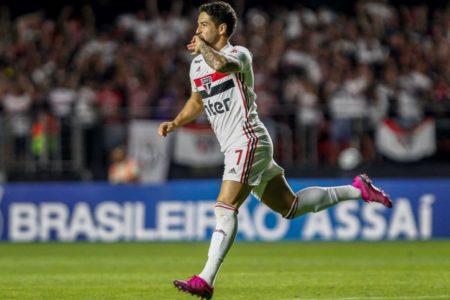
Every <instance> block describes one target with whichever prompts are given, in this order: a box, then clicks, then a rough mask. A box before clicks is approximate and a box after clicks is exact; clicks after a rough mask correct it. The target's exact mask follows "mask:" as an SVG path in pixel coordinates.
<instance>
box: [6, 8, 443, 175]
mask: <svg viewBox="0 0 450 300" xmlns="http://www.w3.org/2000/svg"><path fill="white" fill-rule="evenodd" d="M155 3H156V2H155V1H148V2H147V6H145V7H143V8H142V9H140V10H138V11H136V12H134V13H124V14H121V15H119V16H117V18H116V19H115V20H111V23H110V24H107V25H105V24H102V25H101V26H100V25H98V23H97V22H96V15H95V13H94V11H93V10H92V9H91V8H90V7H89V6H84V7H83V9H82V13H80V14H74V13H73V11H72V10H71V8H70V7H65V8H64V9H63V10H62V11H61V13H60V15H59V17H58V18H50V17H48V16H46V14H45V12H44V11H37V12H35V13H31V14H26V15H21V16H19V17H17V18H14V19H11V18H10V17H9V14H8V8H7V7H3V8H2V10H1V11H0V70H1V72H0V107H1V110H2V115H3V116H5V119H6V120H8V122H9V123H10V124H9V125H8V126H9V127H8V128H10V130H11V134H13V135H14V137H15V141H16V144H17V149H23V151H28V150H27V149H25V146H24V145H25V144H26V142H25V141H24V140H25V139H29V138H30V136H31V137H33V135H34V136H35V137H36V135H38V134H39V132H40V131H39V130H40V129H41V130H42V128H41V127H39V124H42V122H50V123H51V122H52V120H53V121H54V120H56V121H57V122H56V123H57V124H60V126H59V127H58V128H56V126H46V128H53V129H52V130H50V133H49V134H50V135H51V134H52V132H53V133H54V134H55V135H57V134H58V131H61V132H62V131H64V130H69V129H70V126H71V124H72V122H73V118H74V117H75V118H76V119H77V121H78V122H80V123H81V125H82V128H83V132H84V137H85V139H86V142H87V143H86V149H85V152H86V155H87V158H88V159H87V161H88V164H89V167H92V166H93V164H95V163H96V162H98V161H99V159H100V160H102V159H103V161H104V160H105V159H107V158H108V157H109V156H108V154H107V153H109V152H110V151H111V150H112V149H113V148H114V147H116V146H118V145H123V144H125V143H126V138H127V135H126V133H127V130H126V129H127V123H128V122H129V121H130V120H134V119H161V120H162V119H168V118H171V117H173V115H174V113H175V112H176V111H178V110H179V109H180V107H181V106H182V105H183V103H184V101H185V100H186V99H187V97H188V95H189V93H190V85H189V79H188V74H189V65H190V61H191V59H192V57H191V56H190V54H189V53H188V52H187V50H186V44H187V43H188V41H189V40H190V38H191V36H192V34H193V33H194V31H195V25H196V24H195V20H196V13H197V12H196V10H195V7H191V6H190V5H189V4H187V3H183V1H173V2H172V7H171V9H170V10H167V11H158V7H157V5H155ZM240 3H241V2H240ZM237 7H239V6H237ZM242 7H243V8H242V9H241V10H240V14H241V15H240V24H239V26H238V29H237V32H236V33H235V35H234V37H233V41H234V43H235V44H239V45H244V46H246V47H248V48H249V49H250V51H251V52H252V53H253V65H254V72H255V91H256V94H257V95H258V100H257V104H258V110H259V113H260V116H262V118H263V119H264V122H265V123H266V124H267V126H268V127H269V129H270V130H273V131H274V132H275V125H274V124H277V123H284V124H286V125H288V126H289V128H290V129H291V130H292V131H293V132H294V133H295V134H294V137H295V138H294V143H293V145H294V153H297V154H296V155H298V159H299V160H300V161H301V160H304V161H311V160H313V161H316V162H317V163H323V164H330V165H333V164H335V163H336V160H337V157H338V153H339V150H340V149H342V147H345V146H347V145H349V144H352V143H353V142H354V141H353V137H354V134H355V128H360V131H359V133H360V136H359V139H358V145H357V147H358V148H359V149H360V150H361V153H362V154H363V157H364V159H365V160H376V159H378V158H379V157H378V155H377V153H376V149H375V147H374V143H373V131H374V128H375V127H376V126H377V124H379V122H381V121H382V120H383V119H384V118H385V117H387V116H389V117H393V118H395V119H396V120H397V122H398V124H400V125H401V126H403V127H405V128H410V127H412V126H415V125H416V124H418V123H419V122H420V121H421V120H423V119H424V118H425V117H432V118H439V119H448V118H450V7H448V8H447V9H446V10H434V11H433V10H430V8H429V7H428V6H427V5H425V4H424V5H415V6H402V7H394V6H392V5H390V4H389V2H388V1H383V0H369V1H365V0H362V1H358V2H357V3H356V4H355V9H354V14H351V15H348V14H343V13H340V12H337V11H333V10H331V9H328V8H326V7H321V8H319V9H317V10H312V9H309V8H307V7H304V6H301V5H298V6H296V7H295V8H294V9H292V8H289V9H288V8H286V7H282V6H280V7H276V9H273V7H271V9H270V10H266V9H264V8H256V7H254V8H245V5H243V6H242ZM51 124H52V123H51ZM355 124H356V125H355ZM361 128H362V129H361ZM30 133H32V134H31V135H30ZM447 133H448V131H447ZM99 136H101V137H102V140H101V145H102V146H101V147H100V150H98V148H99V147H98V145H99V143H98V137H99ZM274 138H276V137H274ZM441 138H442V139H445V137H441ZM36 141H37V140H35V142H36ZM300 141H303V142H302V143H301V142H300ZM305 141H307V142H305ZM442 144H445V143H442ZM33 147H34V148H33V149H34V151H38V150H39V143H38V142H36V143H33ZM446 147H447V148H445V149H446V150H445V151H449V150H450V147H448V143H447V146H446ZM18 152H20V151H18ZM447 153H448V152H447ZM102 166H103V168H105V166H106V165H105V162H103V165H102ZM102 166H101V167H102Z"/></svg>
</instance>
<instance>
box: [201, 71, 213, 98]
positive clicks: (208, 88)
mask: <svg viewBox="0 0 450 300" xmlns="http://www.w3.org/2000/svg"><path fill="white" fill-rule="evenodd" d="M211 82H212V79H211V76H208V77H205V78H202V79H201V83H202V86H203V88H204V89H205V91H206V92H207V93H208V95H209V93H210V92H211Z"/></svg>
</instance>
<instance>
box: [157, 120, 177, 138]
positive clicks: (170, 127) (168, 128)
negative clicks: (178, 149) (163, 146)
mask: <svg viewBox="0 0 450 300" xmlns="http://www.w3.org/2000/svg"><path fill="white" fill-rule="evenodd" d="M177 128H178V126H177V124H176V123H175V122H163V123H161V124H160V125H159V128H158V134H159V135H160V136H163V137H166V136H167V134H169V133H171V132H173V131H175V130H176V129H177Z"/></svg>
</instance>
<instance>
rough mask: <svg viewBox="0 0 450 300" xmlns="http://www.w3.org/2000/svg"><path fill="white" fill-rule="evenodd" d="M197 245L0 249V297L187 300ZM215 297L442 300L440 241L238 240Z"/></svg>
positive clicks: (443, 252)
mask: <svg viewBox="0 0 450 300" xmlns="http://www.w3.org/2000/svg"><path fill="white" fill-rule="evenodd" d="M207 249H208V244H207V243H115V244H99V243H92V244H91V243H67V244H64V243H47V244H45V243H44V244H7V243H0V299H3V300H7V299H20V300H25V299H33V300H35V299H45V300H49V299H58V300H63V299H77V300H79V299H157V300H164V299H171V300H172V299H173V300H176V299H193V298H192V297H191V296H189V295H187V294H184V293H180V292H178V291H177V290H175V288H173V286H172V280H173V279H178V278H179V279H185V278H186V277H188V276H190V275H192V274H195V273H198V272H199V271H200V270H201V268H202V267H203V263H204V261H205V256H206V253H207ZM213 299H215V300H219V299H224V300H225V299H226V300H233V299H252V300H253V299H267V300H275V299H280V300H295V299H309V300H313V299H329V300H331V299H333V300H357V299H371V300H384V299H386V300H387V299H394V300H395V299H405V300H406V299H450V240H442V241H432V242H428V241H427V242H406V241H404V242H373V243H369V242H345V243H334V242H333V243H331V242H286V243H243V242H237V243H235V245H234V247H233V248H232V249H231V251H230V253H229V255H228V258H227V260H226V261H225V264H224V265H223V266H222V270H221V272H220V274H219V279H218V282H217V285H216V290H215V295H214V298H213Z"/></svg>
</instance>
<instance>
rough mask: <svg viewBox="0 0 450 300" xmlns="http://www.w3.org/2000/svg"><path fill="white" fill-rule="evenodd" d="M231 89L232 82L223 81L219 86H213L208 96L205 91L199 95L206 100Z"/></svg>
mask: <svg viewBox="0 0 450 300" xmlns="http://www.w3.org/2000/svg"><path fill="white" fill-rule="evenodd" d="M231 88H234V81H233V79H230V80H227V81H224V82H222V83H221V84H218V85H216V86H213V87H212V88H211V92H210V93H209V94H208V93H207V92H206V91H200V95H201V96H202V98H203V99H206V98H209V97H212V96H215V95H218V94H220V93H223V92H225V91H226V90H229V89H231Z"/></svg>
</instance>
